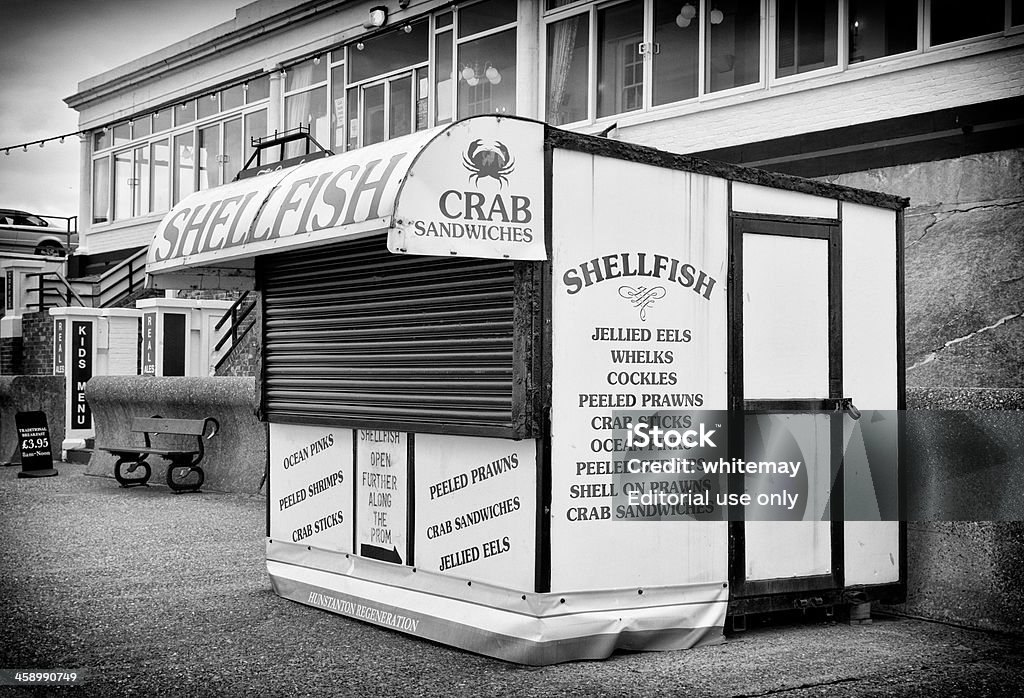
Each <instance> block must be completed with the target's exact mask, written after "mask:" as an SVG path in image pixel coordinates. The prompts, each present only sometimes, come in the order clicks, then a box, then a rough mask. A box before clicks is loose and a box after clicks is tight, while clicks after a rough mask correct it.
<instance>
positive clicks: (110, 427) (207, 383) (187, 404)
mask: <svg viewBox="0 0 1024 698" xmlns="http://www.w3.org/2000/svg"><path fill="white" fill-rule="evenodd" d="M85 395H86V399H87V400H88V401H89V405H90V407H92V413H93V422H94V424H95V427H96V446H97V448H96V449H95V450H94V451H93V454H92V458H91V459H90V460H89V465H88V468H87V472H88V473H89V474H90V475H104V476H107V477H111V478H112V477H113V475H114V463H115V459H114V458H113V457H112V456H111V455H110V454H109V453H105V452H103V451H102V450H100V449H101V448H102V447H103V446H111V445H114V446H117V445H133V444H138V445H142V443H143V442H142V435H141V434H132V433H131V432H130V431H129V429H130V428H131V420H132V418H133V417H152V416H154V415H160V416H161V417H168V418H177V419H201V418H203V417H214V418H215V419H216V420H217V421H218V422H219V423H220V431H219V432H218V434H217V436H215V437H214V438H213V439H210V440H209V441H207V442H206V456H205V458H204V459H203V462H202V464H201V467H202V468H203V471H204V473H205V474H206V482H205V484H204V485H203V489H206V490H216V491H220V492H245V493H250V494H255V493H256V492H258V491H260V486H261V482H262V480H263V473H264V471H265V469H266V463H267V426H266V424H263V423H262V422H260V421H258V420H257V419H256V417H255V414H254V408H255V406H256V404H257V401H256V381H255V379H254V378H193V377H185V378H180V377H174V378H170V377H168V378H152V377H147V376H97V377H95V378H93V379H92V380H90V381H89V383H88V385H87V386H86V391H85ZM168 438H169V437H168ZM182 438H184V439H185V441H182V442H181V443H183V444H188V443H189V441H191V445H192V446H194V445H195V439H194V437H182ZM164 443H167V442H164ZM150 461H151V465H152V466H153V468H152V469H153V474H152V477H151V478H150V483H164V482H165V479H164V478H165V473H166V471H167V469H166V467H165V464H164V461H163V460H161V459H160V458H153V457H151V458H150Z"/></svg>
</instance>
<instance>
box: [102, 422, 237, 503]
mask: <svg viewBox="0 0 1024 698" xmlns="http://www.w3.org/2000/svg"><path fill="white" fill-rule="evenodd" d="M219 428H220V425H219V424H218V423H217V420H216V419H214V418H213V417H206V418H205V419H164V418H163V417H149V418H144V417H135V418H134V419H132V428H131V431H132V433H133V434H142V435H143V440H144V441H145V445H144V446H101V447H100V448H101V449H102V450H104V451H106V452H108V453H110V454H111V455H113V456H114V457H116V458H117V463H116V464H115V465H114V478H115V479H116V480H117V481H118V483H120V485H121V487H133V486H136V485H146V484H147V482H148V481H149V476H150V473H151V470H150V467H149V463H147V462H146V459H147V458H148V457H149V456H151V455H152V456H159V457H160V458H163V459H164V460H165V461H167V486H168V487H170V488H171V489H172V490H174V492H175V494H177V493H179V492H198V491H199V488H200V487H201V486H202V484H203V480H204V479H205V475H204V473H203V469H202V468H200V467H199V462H200V461H201V460H203V453H204V449H203V441H204V440H209V439H212V438H213V437H214V436H215V435H216V434H217V430H218V429H219ZM207 432H208V433H207ZM159 435H166V436H194V437H196V446H195V448H181V447H171V448H154V447H153V442H152V437H156V436H159ZM124 466H128V467H127V470H126V471H123V470H122V467H124ZM140 468H141V469H143V470H144V471H145V472H144V474H142V475H140V476H135V477H130V476H128V475H127V474H128V473H134V472H135V471H136V470H138V469H140Z"/></svg>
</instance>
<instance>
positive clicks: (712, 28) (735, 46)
mask: <svg viewBox="0 0 1024 698" xmlns="http://www.w3.org/2000/svg"><path fill="white" fill-rule="evenodd" d="M715 5H716V6H715V7H714V8H713V9H712V10H710V11H709V12H707V13H706V16H705V18H704V22H705V24H704V30H705V32H706V34H707V46H706V48H705V53H706V58H705V66H706V67H705V85H706V89H707V91H708V92H719V91H721V90H728V89H731V88H733V87H740V86H742V85H752V84H754V83H756V82H758V81H759V80H760V79H761V77H760V70H761V3H760V2H759V1H758V0H717V1H716V3H715Z"/></svg>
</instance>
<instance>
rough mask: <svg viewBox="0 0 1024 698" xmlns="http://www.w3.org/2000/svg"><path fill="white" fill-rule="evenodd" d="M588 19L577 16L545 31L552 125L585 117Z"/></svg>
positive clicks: (548, 112)
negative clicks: (546, 33)
mask: <svg viewBox="0 0 1024 698" xmlns="http://www.w3.org/2000/svg"><path fill="white" fill-rule="evenodd" d="M589 18H590V15H589V14H585V13H584V14H578V15H575V16H573V17H569V18H568V19H563V20H561V21H560V22H555V23H553V24H552V25H551V26H550V27H549V28H548V45H547V51H548V61H547V64H548V65H547V86H548V89H547V117H548V122H549V123H551V124H553V125H555V126H560V125H562V124H567V123H572V122H574V121H583V120H584V119H586V118H587V83H588V82H589V79H590V75H589V71H590V67H589V61H588V57H589V55H590V22H589V21H588V20H589Z"/></svg>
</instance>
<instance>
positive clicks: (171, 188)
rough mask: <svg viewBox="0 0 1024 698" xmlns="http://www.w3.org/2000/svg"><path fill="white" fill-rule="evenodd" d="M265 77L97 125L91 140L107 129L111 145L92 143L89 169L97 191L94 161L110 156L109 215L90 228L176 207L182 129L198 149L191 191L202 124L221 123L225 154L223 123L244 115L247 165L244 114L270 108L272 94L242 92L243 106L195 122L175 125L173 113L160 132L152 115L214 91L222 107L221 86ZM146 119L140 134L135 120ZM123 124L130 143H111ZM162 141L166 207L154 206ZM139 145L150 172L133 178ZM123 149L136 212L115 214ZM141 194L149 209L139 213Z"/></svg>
mask: <svg viewBox="0 0 1024 698" xmlns="http://www.w3.org/2000/svg"><path fill="white" fill-rule="evenodd" d="M261 77H262V75H254V76H251V77H250V78H249V79H248V80H243V81H241V82H238V83H232V84H230V85H225V86H223V87H219V88H217V89H216V90H213V91H212V92H210V91H205V92H203V93H201V94H199V95H193V96H189V97H188V98H186V99H184V100H176V101H174V102H173V103H171V104H165V105H163V106H161V107H159V108H157V109H153V110H151V111H147V112H144V113H143V114H140V115H136V116H134V117H132V118H129V119H122V120H119V121H117V122H114V123H112V124H109V125H107V126H104V127H102V131H101V129H96V130H94V132H93V134H94V135H93V137H92V139H91V141H90V143H91V144H92V145H93V146H94V145H95V142H96V135H95V134H97V133H100V132H105V134H106V135H107V140H108V141H109V142H110V145H107V146H106V147H104V148H99V149H97V148H95V147H93V148H92V152H91V154H90V165H91V169H90V173H89V183H90V188H91V190H92V191H93V192H95V189H96V181H95V165H94V164H93V163H95V162H96V161H97V160H100V159H102V158H109V166H108V172H107V182H106V186H107V197H106V199H107V220H105V221H101V222H92V223H91V225H90V227H91V228H97V229H101V228H108V227H110V226H115V227H116V226H118V225H124V224H128V223H131V222H132V221H143V220H146V219H149V218H151V217H154V216H159V215H163V214H165V213H167V211H169V210H171V208H173V207H174V206H175V205H176V203H177V202H176V201H175V200H174V192H175V188H176V182H177V168H176V167H175V160H174V139H175V137H177V136H180V135H181V134H184V133H188V132H191V133H192V138H193V149H194V151H195V159H196V165H195V167H194V168H193V177H192V185H193V188H192V191H199V170H200V168H199V163H198V155H199V152H198V148H199V145H198V144H199V130H200V129H204V128H208V127H210V126H214V125H216V126H217V127H218V143H219V148H220V151H221V155H223V154H225V153H224V133H225V124H226V123H227V122H229V121H231V120H233V119H236V118H237V119H241V120H242V162H241V163H239V169H241V168H242V166H244V165H245V160H246V159H247V157H246V155H247V153H246V151H247V144H246V142H245V138H246V132H245V118H246V116H247V115H249V114H251V113H255V112H259V111H261V110H265V109H269V103H270V99H269V97H268V98H263V99H260V100H254V101H251V102H250V101H248V98H247V96H245V95H243V100H242V105H241V106H238V107H234V108H232V109H230V110H227V111H218V112H217V113H215V114H213V115H212V116H207V117H205V118H203V119H196V120H194V121H191V122H189V123H187V124H183V125H181V126H174V125H173V123H174V118H173V116H172V118H171V122H172V126H170V127H169V128H165V129H162V130H159V131H154V130H153V121H152V118H153V115H154V114H157V113H160V112H163V111H165V110H171V111H172V113H173V110H174V109H175V108H176V107H178V106H180V105H181V104H183V103H186V104H187V103H188V102H189V101H193V102H195V101H196V100H200V99H205V98H208V97H209V96H210V95H211V94H214V95H217V96H218V102H217V103H218V106H219V105H220V103H221V102H220V97H219V95H220V91H221V90H224V89H228V88H230V87H234V86H235V85H242V86H243V88H245V87H247V85H248V83H249V82H251V81H252V80H257V79H259V78H261ZM246 92H247V90H246ZM146 119H148V120H149V124H150V127H149V129H148V130H147V131H146V133H145V135H140V136H138V137H136V136H135V123H136V122H137V121H143V120H146ZM124 124H126V125H127V126H128V127H129V140H128V141H127V142H126V143H119V144H118V145H116V146H115V145H113V141H114V138H113V135H112V134H113V129H114V128H115V127H118V126H121V125H124ZM160 142H166V144H167V148H168V155H169V159H168V162H167V168H168V177H167V191H166V192H164V195H165V196H166V200H167V202H168V206H167V208H165V209H158V208H157V207H156V203H155V202H156V201H157V195H156V190H157V186H158V183H157V179H158V178H157V177H156V176H155V174H156V171H157V165H156V162H155V158H154V157H153V149H154V147H155V146H156V145H157V144H159V143H160ZM139 148H145V150H146V155H147V157H148V163H147V168H148V175H147V176H146V177H135V176H134V175H135V174H136V173H137V171H136V167H137V163H136V160H135V158H136V152H137V150H138V149H139ZM123 153H129V158H130V161H131V170H132V175H133V176H132V177H131V179H133V180H138V181H136V182H135V183H133V184H132V185H130V186H131V187H132V191H131V194H130V199H131V201H130V208H131V210H132V213H131V214H130V215H129V216H127V217H117V215H116V213H117V193H118V189H117V184H118V182H117V179H116V177H117V174H116V169H117V168H116V167H115V166H114V164H115V162H116V158H117V157H118V156H119V155H121V154H123ZM224 166H225V163H224V162H223V161H218V162H217V163H216V167H217V172H218V175H217V176H218V179H223V176H224ZM143 182H146V183H147V185H148V191H146V192H142V193H141V194H140V192H138V191H137V190H135V189H134V187H137V186H141V184H142V183H143ZM222 183H223V184H226V182H222ZM218 186H219V185H218ZM94 196H95V195H93V197H90V202H89V206H90V209H92V208H93V205H94V202H95V198H94ZM139 196H142V197H143V199H144V200H145V201H146V202H147V205H146V206H144V207H140V208H146V209H148V210H147V211H146V212H145V213H140V212H138V211H137V210H136V202H137V201H138V200H139V199H138V197H139ZM186 196H187V194H186ZM179 200H180V199H179ZM92 218H95V216H94V215H92V214H90V219H92Z"/></svg>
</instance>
